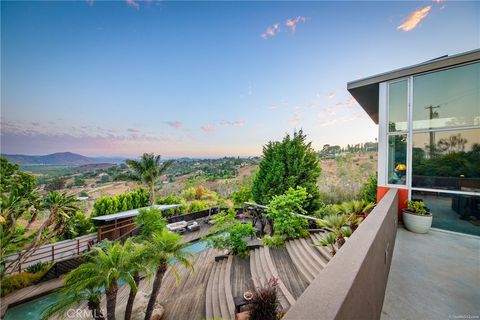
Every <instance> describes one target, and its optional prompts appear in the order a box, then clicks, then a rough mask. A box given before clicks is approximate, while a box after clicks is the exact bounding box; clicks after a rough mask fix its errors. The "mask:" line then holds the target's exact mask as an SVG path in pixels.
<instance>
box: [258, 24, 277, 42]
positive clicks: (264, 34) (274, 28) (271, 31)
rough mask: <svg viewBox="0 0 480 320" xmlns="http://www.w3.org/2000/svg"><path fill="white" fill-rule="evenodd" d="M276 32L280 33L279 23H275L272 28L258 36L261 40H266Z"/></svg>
mask: <svg viewBox="0 0 480 320" xmlns="http://www.w3.org/2000/svg"><path fill="white" fill-rule="evenodd" d="M277 32H280V23H279V22H277V23H275V24H274V25H273V26H271V27H268V28H267V30H265V32H264V33H262V34H261V35H260V37H262V38H263V39H265V40H267V39H268V38H270V37H273V36H274V35H275V34H276V33H277Z"/></svg>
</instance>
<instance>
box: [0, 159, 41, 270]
mask: <svg viewBox="0 0 480 320" xmlns="http://www.w3.org/2000/svg"><path fill="white" fill-rule="evenodd" d="M39 198H40V197H39V195H38V193H37V192H36V191H35V177H34V176H32V175H29V174H27V173H24V172H22V171H20V169H19V166H18V164H12V163H10V162H8V160H7V159H5V158H3V157H0V209H1V213H0V276H1V277H3V273H4V271H5V267H6V266H5V263H6V261H5V257H6V255H8V254H10V253H13V252H17V251H19V250H20V249H21V248H22V247H23V246H24V245H25V244H26V243H27V242H28V241H29V240H30V239H29V237H26V236H25V233H26V231H28V229H29V228H30V227H31V226H32V223H33V222H34V221H35V219H36V218H37V214H38V210H35V206H38V203H39ZM26 213H31V216H30V219H29V221H28V225H27V228H26V229H25V228H19V227H18V226H17V220H18V219H19V218H21V217H22V216H24V215H25V214H26Z"/></svg>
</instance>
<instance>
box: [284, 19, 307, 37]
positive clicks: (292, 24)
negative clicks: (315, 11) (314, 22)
mask: <svg viewBox="0 0 480 320" xmlns="http://www.w3.org/2000/svg"><path fill="white" fill-rule="evenodd" d="M305 21H307V18H306V17H302V16H297V17H295V18H293V19H287V21H285V25H286V26H287V27H289V28H290V29H291V30H292V32H293V33H295V31H296V30H297V24H298V23H299V22H305Z"/></svg>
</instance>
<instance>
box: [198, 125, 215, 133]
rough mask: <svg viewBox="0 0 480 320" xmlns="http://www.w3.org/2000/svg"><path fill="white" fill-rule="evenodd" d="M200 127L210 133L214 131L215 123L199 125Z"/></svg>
mask: <svg viewBox="0 0 480 320" xmlns="http://www.w3.org/2000/svg"><path fill="white" fill-rule="evenodd" d="M200 129H202V131H203V132H205V133H212V132H213V131H215V125H214V124H213V123H208V124H206V125H204V126H201V127H200Z"/></svg>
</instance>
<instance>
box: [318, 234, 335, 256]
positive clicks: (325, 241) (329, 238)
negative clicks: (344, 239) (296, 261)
mask: <svg viewBox="0 0 480 320" xmlns="http://www.w3.org/2000/svg"><path fill="white" fill-rule="evenodd" d="M336 242H337V237H336V236H335V234H334V233H333V232H329V233H327V235H325V236H324V237H323V238H321V239H320V241H319V242H318V243H317V244H315V245H316V246H321V247H330V252H331V253H332V256H334V255H335V254H336V253H337V249H336V248H335V243H336Z"/></svg>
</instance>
